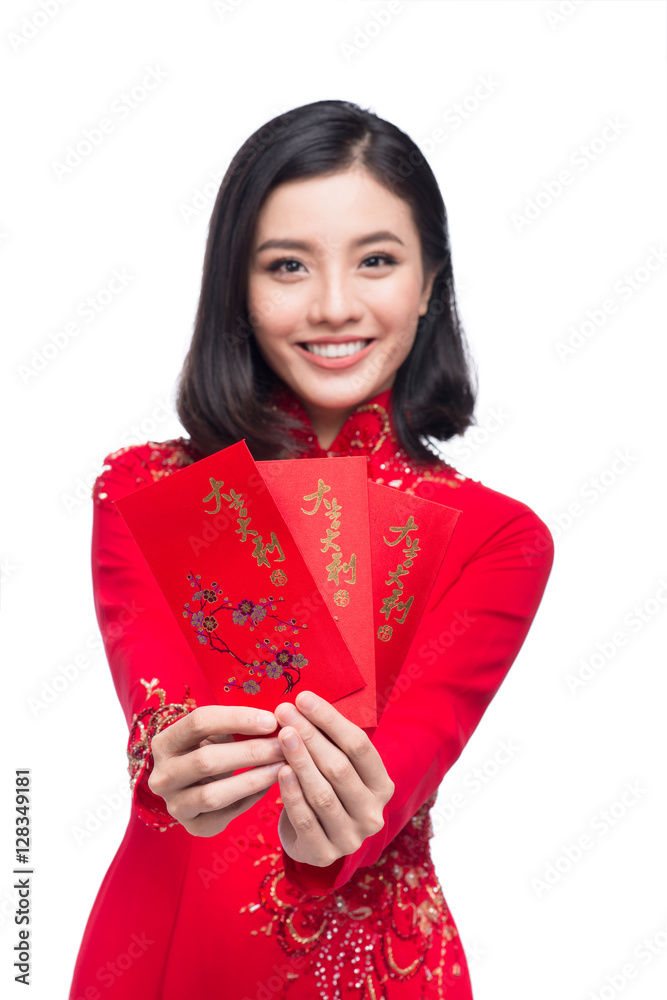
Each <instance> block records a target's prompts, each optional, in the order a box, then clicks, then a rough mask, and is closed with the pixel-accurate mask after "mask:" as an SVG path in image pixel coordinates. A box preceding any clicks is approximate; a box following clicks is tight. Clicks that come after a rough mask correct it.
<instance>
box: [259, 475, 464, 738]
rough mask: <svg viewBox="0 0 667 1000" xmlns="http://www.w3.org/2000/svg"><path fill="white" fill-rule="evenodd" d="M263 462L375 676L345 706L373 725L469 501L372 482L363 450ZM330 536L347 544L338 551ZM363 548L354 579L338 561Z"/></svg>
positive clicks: (323, 589) (351, 643)
mask: <svg viewBox="0 0 667 1000" xmlns="http://www.w3.org/2000/svg"><path fill="white" fill-rule="evenodd" d="M257 467H258V469H259V471H260V473H261V475H262V477H263V478H264V480H265V481H266V482H267V484H268V486H269V488H270V490H271V493H272V494H273V497H274V499H275V501H276V503H277V504H278V506H279V507H280V510H281V513H282V515H283V517H284V518H285V521H286V523H287V525H288V527H289V528H290V529H291V531H292V533H293V535H294V536H295V538H296V539H297V542H298V544H299V545H300V547H301V550H302V553H303V556H304V559H305V560H306V562H307V563H308V566H309V568H310V571H311V573H312V574H313V576H314V577H315V580H316V581H317V584H318V587H319V590H320V595H321V599H322V601H323V602H324V603H326V604H327V606H328V607H329V608H330V609H331V610H332V612H333V613H334V616H336V617H337V621H338V625H339V627H340V629H341V632H342V634H343V636H344V638H345V640H346V642H347V645H348V647H349V649H350V650H351V652H352V654H353V655H354V657H355V660H356V663H357V666H358V667H359V668H360V670H361V673H362V676H363V678H364V680H365V681H366V687H365V688H362V689H361V690H360V691H355V692H353V693H352V694H348V695H346V696H345V697H343V698H341V699H338V700H337V701H336V708H337V709H338V710H339V711H340V712H342V713H343V714H344V715H345V716H346V717H347V718H348V719H350V720H351V721H352V722H354V723H356V725H358V726H361V727H362V728H364V729H372V728H374V727H376V726H377V724H378V721H379V718H380V716H381V715H382V712H383V710H384V708H385V706H386V704H387V701H388V699H389V697H390V696H391V692H392V690H393V687H394V685H395V683H396V680H397V677H398V672H399V670H400V669H401V666H402V664H403V661H404V659H405V656H406V654H407V651H408V649H409V647H410V643H411V642H412V639H413V637H414V634H415V631H416V629H417V625H418V623H419V619H420V618H421V616H422V613H423V611H424V608H425V607H426V602H427V600H428V598H429V595H430V593H431V591H432V589H433V585H434V583H435V579H436V576H437V575H438V570H439V569H440V566H441V564H442V561H443V559H444V556H445V552H446V551H447V547H448V545H449V541H450V539H451V536H452V533H453V531H454V528H455V526H456V521H457V519H458V516H459V514H460V511H458V510H454V509H453V508H451V507H445V506H444V505H443V504H439V503H434V502H433V501H431V500H424V499H423V498H422V497H415V496H413V495H411V494H408V493H402V492H400V491H399V490H396V489H393V488H392V487H388V486H381V485H379V484H378V483H373V482H370V481H369V480H368V478H367V470H368V463H367V460H366V459H365V458H362V457H359V458H355V457H344V458H314V459H308V458H302V459H292V460H285V461H278V462H258V463H257ZM334 525H335V526H336V527H335V529H334V531H332V530H331V529H332V528H333V527H334ZM327 526H329V527H327ZM325 531H326V534H325ZM330 543H333V544H338V545H339V548H340V549H341V554H340V558H339V559H337V560H335V559H334V558H333V557H332V546H331V544H330ZM353 554H354V555H356V559H355V564H356V579H355V582H354V584H350V582H349V581H350V579H351V574H350V573H349V572H348V574H347V577H339V576H338V575H337V574H336V572H335V570H336V568H337V567H338V566H340V567H345V566H347V565H348V563H350V562H352V556H353ZM345 559H347V562H345V561H344V560H345ZM369 564H370V569H371V572H370V573H368V572H367V569H368V567H369ZM325 571H326V572H325ZM332 574H333V579H331V576H332ZM341 579H342V581H343V584H344V589H343V588H340V587H339V583H340V580H341ZM341 590H342V598H343V601H341ZM345 601H347V603H343V602H345ZM311 607H312V604H311Z"/></svg>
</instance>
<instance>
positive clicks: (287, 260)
mask: <svg viewBox="0 0 667 1000" xmlns="http://www.w3.org/2000/svg"><path fill="white" fill-rule="evenodd" d="M286 264H296V265H297V267H302V266H303V265H302V264H301V261H299V260H294V258H293V257H283V258H282V259H281V260H274V261H273V263H272V264H269V266H268V268H267V271H278V272H282V273H283V274H296V271H295V270H292V269H291V268H290V270H286V271H283V265H286Z"/></svg>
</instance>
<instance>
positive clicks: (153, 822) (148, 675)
mask: <svg viewBox="0 0 667 1000" xmlns="http://www.w3.org/2000/svg"><path fill="white" fill-rule="evenodd" d="M174 457H175V450H174V448H173V447H170V446H169V444H168V443H165V444H162V445H159V444H155V445H153V444H151V445H143V446H139V447H137V448H129V449H121V450H120V451H118V452H114V453H113V454H112V455H109V456H107V457H106V459H105V466H106V467H107V468H106V469H105V471H104V472H102V474H101V475H100V476H99V477H98V479H97V480H96V482H95V484H94V486H93V500H94V513H93V534H92V576H93V592H94V600H95V611H96V614H97V620H98V623H99V627H100V630H101V632H102V639H103V642H104V647H105V650H106V655H107V659H108V661H109V667H110V669H111V675H112V677H113V682H114V685H115V688H116V693H117V695H118V698H119V701H120V703H121V706H122V708H123V712H124V713H125V718H126V720H127V724H128V727H129V730H130V732H129V740H128V747H127V753H128V762H129V772H130V779H131V781H130V783H131V787H132V789H133V796H132V802H133V808H134V809H135V811H136V812H137V813H138V814H139V816H140V817H141V818H142V820H143V821H144V822H145V823H146V824H147V825H149V826H151V827H152V828H153V829H156V830H161V831H162V830H165V829H166V828H167V827H169V826H175V825H176V823H177V820H175V819H174V818H173V817H172V815H171V814H170V813H169V812H168V811H167V808H166V805H165V800H164V798H162V797H161V796H160V795H156V794H155V793H154V792H153V791H151V788H150V787H149V784H148V779H149V777H150V775H151V773H152V770H153V765H154V761H153V754H152V741H153V738H154V737H155V736H156V735H157V734H158V733H160V732H162V730H164V729H166V728H167V727H171V725H172V724H173V723H175V722H176V721H178V720H179V719H183V718H185V717H186V716H189V715H190V713H191V712H192V711H193V710H194V709H195V708H197V707H198V706H199V707H201V706H209V705H215V698H214V697H213V694H212V692H211V690H210V687H209V685H208V682H207V681H206V678H205V677H204V675H203V673H202V671H201V668H200V667H199V665H198V663H197V661H196V660H195V658H194V656H193V654H192V652H191V650H190V649H189V647H188V644H187V642H186V640H185V637H184V636H183V634H182V632H181V630H180V628H179V626H178V622H177V621H176V620H175V618H174V616H173V614H172V612H171V610H170V608H169V606H168V604H167V602H166V600H165V598H164V597H163V595H162V592H161V590H160V588H159V587H158V585H157V583H156V581H155V578H154V577H153V575H152V573H151V572H150V570H149V568H148V565H147V564H146V561H145V559H144V557H143V556H142V554H141V552H140V550H139V548H138V546H137V544H136V542H135V541H134V539H133V538H132V535H131V534H130V532H129V530H128V528H127V526H126V525H125V522H124V520H123V518H122V517H121V515H120V514H119V513H118V510H117V509H116V507H115V506H114V503H113V501H114V500H118V499H120V498H121V497H123V496H126V495H127V494H128V493H131V492H133V491H134V490H136V489H140V488H142V485H149V484H150V483H151V482H153V481H154V480H155V478H157V477H159V476H161V475H165V474H168V473H169V471H172V470H173V469H174V468H177V467H178V466H177V465H175V463H174ZM267 714H268V713H267ZM190 728H192V727H190ZM274 728H275V727H274ZM221 731H222V730H218V732H221ZM246 731H247V730H246ZM257 732H260V730H259V729H258V730H257ZM165 735H166V734H165ZM205 736H206V734H202V737H201V738H202V739H203V738H204V737H205ZM205 742H207V741H205ZM250 742H251V741H249V742H248V745H247V746H246V749H247V750H248V751H249V750H252V747H250V746H249V743H250ZM262 746H265V749H266V750H267V751H268V749H269V746H268V744H265V742H264V741H263V743H262ZM233 750H234V748H233V746H232V747H231V748H229V750H226V749H222V748H221V750H220V751H217V750H214V749H213V748H210V747H209V748H208V749H207V750H206V751H204V755H205V754H209V755H211V754H215V753H216V752H218V753H227V754H229V753H230V752H232V751H233ZM273 759H274V760H275V759H276V756H275V755H274V757H273ZM255 763H259V760H257V761H255ZM202 773H203V772H202ZM257 777H258V776H257ZM273 780H274V781H275V776H274V778H273ZM262 794H263V793H262Z"/></svg>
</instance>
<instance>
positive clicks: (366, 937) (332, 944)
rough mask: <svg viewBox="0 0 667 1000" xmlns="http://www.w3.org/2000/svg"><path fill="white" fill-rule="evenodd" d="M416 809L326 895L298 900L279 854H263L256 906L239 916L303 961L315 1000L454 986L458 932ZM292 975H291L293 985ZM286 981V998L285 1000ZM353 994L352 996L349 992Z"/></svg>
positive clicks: (425, 814)
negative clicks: (257, 918) (400, 985)
mask: <svg viewBox="0 0 667 1000" xmlns="http://www.w3.org/2000/svg"><path fill="white" fill-rule="evenodd" d="M434 801H435V795H433V796H431V798H430V799H429V800H428V801H427V802H425V803H424V805H423V806H422V807H421V809H420V810H419V811H418V812H417V813H416V814H415V815H414V816H413V817H412V819H411V820H410V822H409V823H408V824H407V825H406V826H405V827H404V829H403V830H402V831H401V832H400V833H399V834H398V835H397V836H396V837H395V838H394V840H393V841H392V843H391V844H390V845H389V846H388V847H387V849H386V851H385V852H384V854H383V855H382V856H381V857H380V858H379V859H378V861H377V862H376V863H375V864H374V865H370V866H368V867H366V868H360V869H358V870H357V872H356V873H355V875H354V876H353V877H352V879H351V880H350V881H349V882H347V883H346V884H345V885H344V886H343V887H342V888H341V889H339V890H337V891H334V892H331V893H329V894H327V895H326V896H313V895H302V894H301V893H300V892H299V891H298V889H297V888H296V887H295V886H293V885H292V884H291V883H290V882H289V881H288V880H287V879H286V878H285V871H284V869H283V867H282V860H281V856H280V855H279V854H277V853H276V852H271V853H268V854H264V855H263V856H261V857H260V858H259V859H258V860H257V861H256V862H255V864H256V865H262V864H264V865H265V866H268V871H267V872H266V873H265V874H264V876H263V878H262V881H261V884H260V886H259V892H258V899H259V902H258V903H257V902H251V903H248V904H247V905H246V906H243V907H242V908H241V910H240V912H241V913H242V914H255V913H257V912H259V911H260V910H261V912H262V915H263V916H265V917H268V920H266V921H265V922H264V923H262V924H261V925H260V926H259V927H255V928H253V929H251V930H250V933H251V934H252V935H262V934H264V935H267V936H268V935H275V936H276V937H277V939H278V941H279V943H280V946H281V947H282V948H283V950H284V951H285V952H286V953H287V954H288V955H290V956H306V957H307V958H308V965H307V966H306V969H305V970H304V975H307V974H312V975H314V977H315V979H316V982H317V984H318V993H317V995H318V996H320V997H327V998H328V1000H343V998H347V997H352V996H354V997H355V998H358V1000H384V998H386V996H387V992H386V984H387V983H388V982H389V981H390V980H393V981H400V982H404V981H406V980H408V979H413V978H414V977H420V978H421V982H422V984H423V985H424V986H425V985H426V984H427V983H431V982H432V981H433V980H435V982H436V983H437V984H438V985H439V987H440V988H439V990H438V995H440V996H443V997H444V996H445V995H446V994H445V993H444V992H442V986H443V983H446V982H449V983H452V982H455V981H456V980H457V979H458V978H459V977H460V976H461V971H462V950H461V949H460V945H459V942H458V933H457V929H456V925H455V924H454V922H453V920H452V919H451V916H450V914H449V911H448V909H447V905H446V903H445V900H444V897H443V894H442V889H441V887H440V883H439V881H438V878H437V876H436V874H435V871H434V868H433V862H432V860H431V856H430V851H429V845H428V841H429V839H430V837H432V836H433V829H432V826H431V820H430V815H429V811H430V809H431V807H432V805H433V803H434ZM295 978H298V976H296V977H292V980H294V979H295ZM289 985H290V984H289V983H287V984H286V995H289V989H288V987H289ZM349 991H354V992H349Z"/></svg>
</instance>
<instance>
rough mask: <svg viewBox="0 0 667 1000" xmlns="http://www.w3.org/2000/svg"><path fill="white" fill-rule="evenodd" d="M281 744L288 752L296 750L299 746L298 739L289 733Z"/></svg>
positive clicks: (294, 734)
mask: <svg viewBox="0 0 667 1000" xmlns="http://www.w3.org/2000/svg"><path fill="white" fill-rule="evenodd" d="M283 743H284V744H285V746H286V747H287V749H288V750H296V748H297V747H298V745H299V737H298V736H297V735H296V733H290V734H289V736H285V737H284V738H283Z"/></svg>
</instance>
